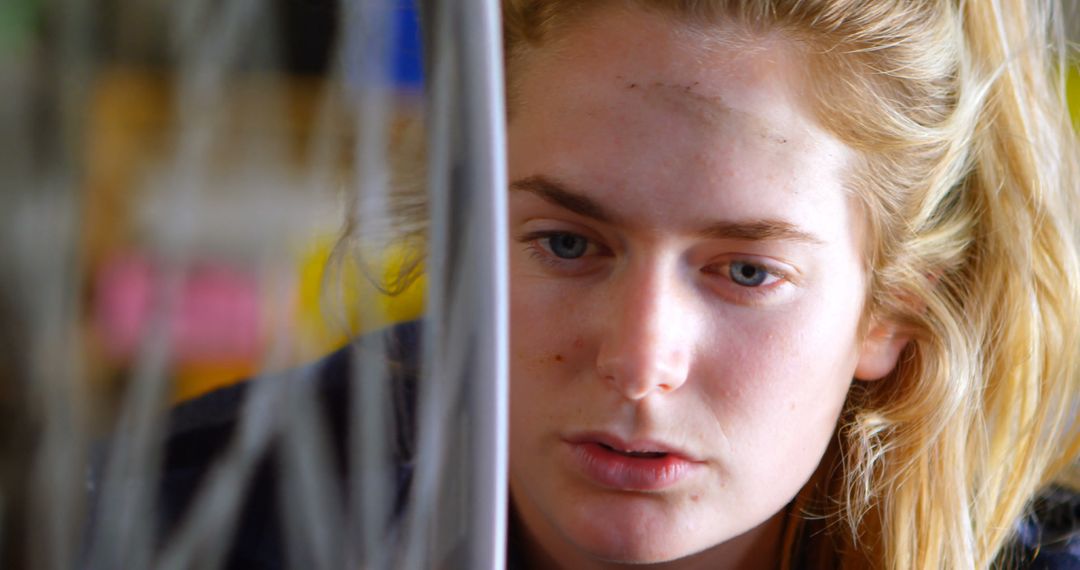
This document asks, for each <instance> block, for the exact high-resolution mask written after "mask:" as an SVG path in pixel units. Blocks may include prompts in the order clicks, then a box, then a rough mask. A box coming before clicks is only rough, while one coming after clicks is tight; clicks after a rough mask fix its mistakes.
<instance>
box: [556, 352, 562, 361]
mask: <svg viewBox="0 0 1080 570" xmlns="http://www.w3.org/2000/svg"><path fill="white" fill-rule="evenodd" d="M562 361H563V356H562V355H561V354H556V355H555V362H562Z"/></svg>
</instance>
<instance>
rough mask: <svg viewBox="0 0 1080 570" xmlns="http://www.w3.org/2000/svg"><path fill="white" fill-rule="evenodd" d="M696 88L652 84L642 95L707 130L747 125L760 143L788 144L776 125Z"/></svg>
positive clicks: (696, 83) (658, 83)
mask: <svg viewBox="0 0 1080 570" xmlns="http://www.w3.org/2000/svg"><path fill="white" fill-rule="evenodd" d="M698 85H700V82H698V81H695V82H693V83H684V84H668V83H664V82H662V81H653V82H652V84H651V85H649V86H647V87H648V88H647V89H645V90H644V91H642V93H643V95H644V96H645V98H646V100H649V101H652V102H653V103H655V104H659V105H663V106H664V107H667V108H669V109H672V110H675V111H677V112H679V113H681V114H684V115H686V116H689V117H692V118H693V120H694V121H696V122H699V123H701V124H703V125H706V126H709V127H710V128H714V127H719V126H722V125H724V124H727V123H730V122H732V121H738V122H742V123H744V124H747V125H748V126H749V127H750V128H751V129H752V130H753V131H754V132H755V133H756V134H757V136H758V137H760V138H761V139H762V140H765V141H768V142H770V143H773V144H787V143H788V137H787V136H784V135H782V134H781V133H780V132H779V131H778V130H777V129H776V127H775V125H773V124H771V123H769V122H768V121H766V120H764V119H763V118H761V117H759V116H757V115H754V114H752V113H747V112H745V111H741V110H738V109H734V108H732V107H731V106H730V105H728V103H727V102H725V101H724V99H723V97H718V96H713V95H707V94H704V93H700V92H698V91H697V90H695V89H694V88H695V87H697V86H698Z"/></svg>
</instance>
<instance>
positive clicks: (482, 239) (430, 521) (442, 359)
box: [404, 0, 509, 568]
mask: <svg viewBox="0 0 1080 570" xmlns="http://www.w3.org/2000/svg"><path fill="white" fill-rule="evenodd" d="M425 8H426V9H425V11H424V16H425V24H426V25H427V29H428V30H429V33H428V34H427V38H428V39H429V42H430V43H429V46H428V49H427V50H426V51H427V53H428V54H430V56H431V61H430V62H429V66H428V69H429V81H430V85H431V91H430V93H431V98H430V101H431V110H430V115H429V117H430V124H429V127H430V131H429V132H430V138H429V145H428V149H429V152H428V156H429V184H430V186H429V192H430V216H431V232H430V235H429V247H430V256H429V266H428V270H429V271H428V274H429V292H428V322H427V324H426V328H425V340H424V343H423V344H424V346H425V352H426V354H425V360H424V365H425V372H424V375H423V379H422V385H421V394H420V426H419V441H418V460H417V473H416V480H415V481H414V484H413V490H412V494H411V501H412V504H411V505H410V516H409V518H410V529H409V531H408V533H409V536H408V539H407V541H406V553H407V554H406V562H407V563H406V564H405V565H404V567H406V568H421V567H423V568H427V567H436V568H440V567H446V568H450V567H453V568H502V567H503V566H504V565H505V558H506V515H507V494H508V491H507V439H508V438H507V435H508V433H507V432H508V421H507V408H508V404H507V402H508V397H507V394H508V381H507V369H508V367H507V350H508V349H507V341H508V318H509V317H508V312H509V310H508V287H507V277H506V275H507V269H506V260H507V252H506V248H507V239H508V238H507V235H506V234H507V224H506V192H507V180H506V158H505V148H506V143H505V110H504V94H503V65H502V48H501V22H500V16H499V13H498V4H497V3H496V2H495V0H462V1H460V2H429V3H427V4H426V5H425ZM420 550H423V551H424V552H425V553H426V554H425V555H423V556H421V555H417V554H416V552H418V551H420ZM422 558H426V560H421V559H422Z"/></svg>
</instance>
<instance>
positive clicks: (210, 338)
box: [95, 254, 262, 363]
mask: <svg viewBox="0 0 1080 570" xmlns="http://www.w3.org/2000/svg"><path fill="white" fill-rule="evenodd" d="M96 285H97V287H96V299H95V307H96V313H97V314H96V322H95V324H96V328H97V330H98V332H99V334H100V335H101V338H102V339H103V342H104V345H105V348H106V350H107V351H108V353H109V355H110V356H112V357H114V358H117V359H121V360H130V359H131V358H132V357H133V356H134V355H135V353H136V351H138V350H139V349H140V343H141V341H142V338H143V335H145V334H146V332H147V330H148V328H147V327H148V325H149V322H150V315H151V311H152V310H153V309H154V307H153V306H152V303H154V302H155V298H154V297H155V295H158V294H160V292H159V290H160V288H161V287H162V286H163V283H162V278H161V275H159V274H158V272H156V271H155V269H154V267H153V266H152V264H151V263H150V261H149V260H148V259H147V258H146V257H144V256H139V255H137V254H136V255H124V256H118V257H115V258H114V259H113V260H112V261H111V262H109V263H107V264H105V266H103V267H102V269H101V271H100V272H99V273H98V276H97V283H96ZM168 322H169V334H170V343H171V345H170V353H171V357H172V359H173V360H174V361H176V362H180V363H190V362H215V361H236V360H251V359H253V358H255V357H256V355H257V354H258V350H259V347H260V346H261V344H262V343H261V337H260V326H259V325H260V321H259V284H258V281H257V280H256V279H255V277H254V276H253V275H252V274H250V273H249V272H246V271H243V270H241V269H237V268H235V267H230V266H228V265H225V264H222V263H215V262H206V263H196V264H195V265H193V266H192V267H191V269H190V270H189V271H188V272H187V274H186V275H185V277H184V281H183V284H182V286H181V288H180V298H179V299H177V300H176V303H175V310H174V311H173V312H172V314H171V315H169V319H168Z"/></svg>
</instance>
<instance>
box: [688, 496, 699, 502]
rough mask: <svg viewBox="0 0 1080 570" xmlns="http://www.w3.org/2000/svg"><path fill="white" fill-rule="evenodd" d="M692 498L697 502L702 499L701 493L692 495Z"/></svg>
mask: <svg viewBox="0 0 1080 570" xmlns="http://www.w3.org/2000/svg"><path fill="white" fill-rule="evenodd" d="M690 500H691V501H693V502H695V503H697V502H699V501H701V496H700V495H690Z"/></svg>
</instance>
